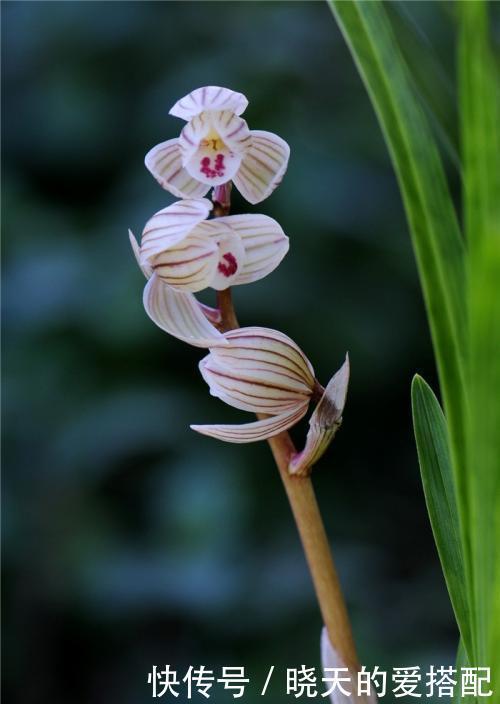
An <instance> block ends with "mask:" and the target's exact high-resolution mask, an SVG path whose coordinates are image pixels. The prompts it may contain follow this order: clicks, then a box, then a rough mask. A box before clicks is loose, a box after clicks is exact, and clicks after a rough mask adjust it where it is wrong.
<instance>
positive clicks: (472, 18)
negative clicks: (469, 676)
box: [458, 0, 500, 691]
mask: <svg viewBox="0 0 500 704" xmlns="http://www.w3.org/2000/svg"><path fill="white" fill-rule="evenodd" d="M488 10H492V7H491V3H485V2H482V1H481V0H478V1H477V2H465V3H460V6H459V18H460V36H459V57H458V58H459V63H458V65H459V87H460V105H461V117H462V120H461V137H462V151H463V164H464V171H463V172H464V188H463V201H464V222H465V227H466V235H467V241H468V245H469V267H468V290H467V304H468V306H467V307H468V313H469V321H468V323H469V336H470V337H469V347H468V374H467V397H468V401H469V416H468V422H467V470H468V473H467V476H468V490H469V493H470V497H471V500H470V505H471V509H470V516H469V532H470V535H471V545H472V562H473V575H474V602H475V612H476V623H477V626H476V627H477V634H476V638H477V644H478V648H477V656H478V660H479V661H480V662H481V663H483V664H484V665H486V666H491V668H492V673H493V674H494V675H495V676H496V678H497V681H496V682H493V687H494V689H495V690H496V691H498V689H499V688H500V556H499V551H500V431H499V428H500V292H499V284H500V168H499V165H498V161H499V155H500V98H499V94H500V86H499V80H498V68H497V65H496V62H495V57H494V56H493V49H492V43H491V41H490V37H489V18H488Z"/></svg>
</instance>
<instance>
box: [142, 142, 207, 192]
mask: <svg viewBox="0 0 500 704" xmlns="http://www.w3.org/2000/svg"><path fill="white" fill-rule="evenodd" d="M144 163H145V164H146V168H147V169H148V171H150V172H151V173H152V174H153V176H154V177H155V179H156V180H157V181H158V183H159V184H160V186H161V187H162V188H164V189H165V190H166V191H169V193H172V194H173V195H174V196H176V198H202V197H203V196H204V195H206V194H207V193H208V191H209V190H210V186H208V185H207V184H206V183H201V182H200V181H197V180H196V179H194V178H193V177H192V176H190V174H189V173H188V172H187V171H186V169H185V168H184V167H183V165H182V157H181V150H180V147H179V140H178V139H169V140H167V141H166V142H161V144H157V145H156V146H155V147H153V148H152V149H150V150H149V152H148V153H147V154H146V157H145V159H144Z"/></svg>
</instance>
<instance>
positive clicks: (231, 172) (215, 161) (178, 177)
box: [145, 86, 290, 204]
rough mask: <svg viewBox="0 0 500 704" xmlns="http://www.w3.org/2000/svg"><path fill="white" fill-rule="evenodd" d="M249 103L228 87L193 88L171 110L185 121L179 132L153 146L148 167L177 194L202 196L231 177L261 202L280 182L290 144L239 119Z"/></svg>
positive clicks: (250, 197)
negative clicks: (250, 126) (178, 134)
mask: <svg viewBox="0 0 500 704" xmlns="http://www.w3.org/2000/svg"><path fill="white" fill-rule="evenodd" d="M247 105H248V100H247V99H246V98H245V96H244V95H242V94H241V93H236V92H235V91H232V90H229V88H221V87H219V86H205V87H204V88H198V89H197V90H194V91H192V92H191V93H189V94H188V95H186V96H184V97H183V98H181V100H179V101H177V103H175V105H174V106H173V108H172V109H171V110H170V114H171V115H174V116H176V117H180V118H181V119H183V120H186V121H187V124H186V125H185V126H184V128H183V129H182V131H181V133H180V136H179V137H178V138H177V139H169V140H167V141H166V142H162V143H161V144H157V145H156V146H155V147H153V148H152V149H150V151H149V152H148V153H147V154H146V157H145V164H146V168H147V169H148V170H149V171H150V172H151V173H152V175H153V176H154V177H155V179H156V180H157V181H158V183H159V184H160V186H162V188H164V189H165V190H167V191H169V192H170V193H173V194H174V195H175V196H176V197H177V198H201V197H203V196H205V195H206V194H207V193H208V191H209V190H210V188H212V187H217V186H220V185H222V184H224V183H227V182H228V181H231V180H232V181H233V182H234V184H235V186H236V187H237V188H238V190H239V191H240V193H241V195H242V196H243V197H244V198H245V199H246V200H248V201H249V202H250V203H252V204H255V203H260V201H262V200H264V199H265V198H267V197H268V196H269V195H270V194H271V193H272V192H273V191H274V189H275V188H276V186H278V185H279V183H280V182H281V179H282V178H283V175H284V173H285V171H286V168H287V165H288V159H289V156H290V148H289V146H288V144H287V143H286V142H285V141H284V140H283V139H281V137H278V136H277V135H275V134H273V133H272V132H264V131H262V130H250V129H249V128H248V125H247V123H246V122H245V120H244V119H243V118H242V117H240V115H241V114H242V113H243V112H244V111H245V109H246V107H247Z"/></svg>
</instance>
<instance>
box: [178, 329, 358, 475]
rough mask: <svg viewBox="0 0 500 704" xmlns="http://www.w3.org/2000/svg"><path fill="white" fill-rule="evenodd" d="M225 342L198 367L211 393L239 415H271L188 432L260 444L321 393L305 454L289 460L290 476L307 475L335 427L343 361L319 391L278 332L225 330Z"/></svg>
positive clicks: (297, 352) (343, 387)
mask: <svg viewBox="0 0 500 704" xmlns="http://www.w3.org/2000/svg"><path fill="white" fill-rule="evenodd" d="M224 343H225V344H218V345H214V346H212V347H211V348H210V352H209V354H208V355H207V356H206V357H204V359H202V360H201V362H200V365H199V366H200V371H201V374H202V376H203V378H204V379H205V381H206V382H207V384H208V386H209V388H210V393H211V394H212V396H216V397H217V398H220V399H221V400H222V401H225V403H227V404H229V405H230V406H234V407H235V408H238V409H240V410H242V411H250V412H252V413H257V414H261V413H263V414H266V415H269V416H270V417H269V418H266V419H264V420H257V421H254V422H251V423H245V424H243V425H221V424H217V425H192V426H191V428H192V430H196V431H197V432H199V433H202V434H203V435H209V436H211V437H214V438H217V439H219V440H225V441H226V442H234V443H245V442H255V441H257V440H265V439H267V438H270V437H272V436H273V435H277V434H278V433H281V432H282V431H283V430H287V429H288V428H290V427H291V426H292V425H295V424H296V423H298V421H299V420H300V419H301V418H303V416H305V414H306V413H307V409H308V407H309V403H310V401H311V399H312V397H313V395H316V394H318V392H320V393H321V394H322V395H321V398H320V401H319V403H318V405H317V407H316V409H315V410H314V413H313V414H312V416H311V420H310V422H309V426H310V427H309V432H308V435H307V441H306V444H305V447H304V450H303V451H302V452H299V453H297V454H296V455H295V456H294V457H293V458H292V459H291V462H290V467H289V471H290V473H291V474H307V473H308V472H309V471H310V469H311V467H312V465H313V464H315V463H316V462H317V461H318V460H319V458H320V457H321V456H322V455H323V454H324V452H325V451H326V449H327V447H328V446H329V444H330V442H331V441H332V439H333V437H334V435H335V433H336V431H337V429H338V428H339V427H340V424H341V420H342V411H343V408H344V404H345V397H346V394H347V383H348V379H349V363H348V360H347V359H346V361H345V363H344V364H343V366H342V367H341V369H340V370H339V371H338V372H337V373H336V374H335V375H334V377H333V378H332V379H331V381H330V383H329V384H328V386H327V387H326V389H323V388H322V387H321V385H320V384H319V383H318V382H317V381H316V379H315V377H314V369H313V367H312V365H311V363H310V361H309V360H308V359H307V357H306V356H305V354H304V353H303V352H302V350H301V349H300V348H299V347H298V345H297V344H296V343H295V342H294V341H293V340H292V339H291V338H289V337H288V336H287V335H284V334H283V333H281V332H278V331H277V330H271V329H269V328H261V327H250V328H239V329H237V330H231V331H230V332H226V333H225V334H224Z"/></svg>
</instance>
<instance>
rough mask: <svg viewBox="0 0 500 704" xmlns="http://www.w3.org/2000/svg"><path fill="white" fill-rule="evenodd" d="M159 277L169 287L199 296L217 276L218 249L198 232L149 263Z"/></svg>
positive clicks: (210, 240)
mask: <svg viewBox="0 0 500 704" xmlns="http://www.w3.org/2000/svg"><path fill="white" fill-rule="evenodd" d="M149 261H150V262H151V266H152V268H153V270H154V271H155V272H156V274H157V275H158V277H159V278H160V279H161V280H162V281H164V282H165V283H166V284H168V285H169V286H173V287H174V288H176V289H178V290H181V291H191V292H192V293H196V292H197V291H202V290H203V289H204V288H207V286H210V284H211V282H212V280H213V278H214V276H216V273H217V264H218V262H219V248H218V246H217V244H216V243H215V242H214V241H213V240H212V239H210V238H209V237H204V236H203V234H202V233H199V232H197V230H196V229H195V230H194V231H193V232H191V234H190V235H189V236H188V237H186V239H185V240H183V241H182V242H179V244H176V245H174V246H173V247H170V248H169V249H165V250H164V251H163V252H160V254H157V255H156V256H155V257H153V258H152V259H150V260H149Z"/></svg>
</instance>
